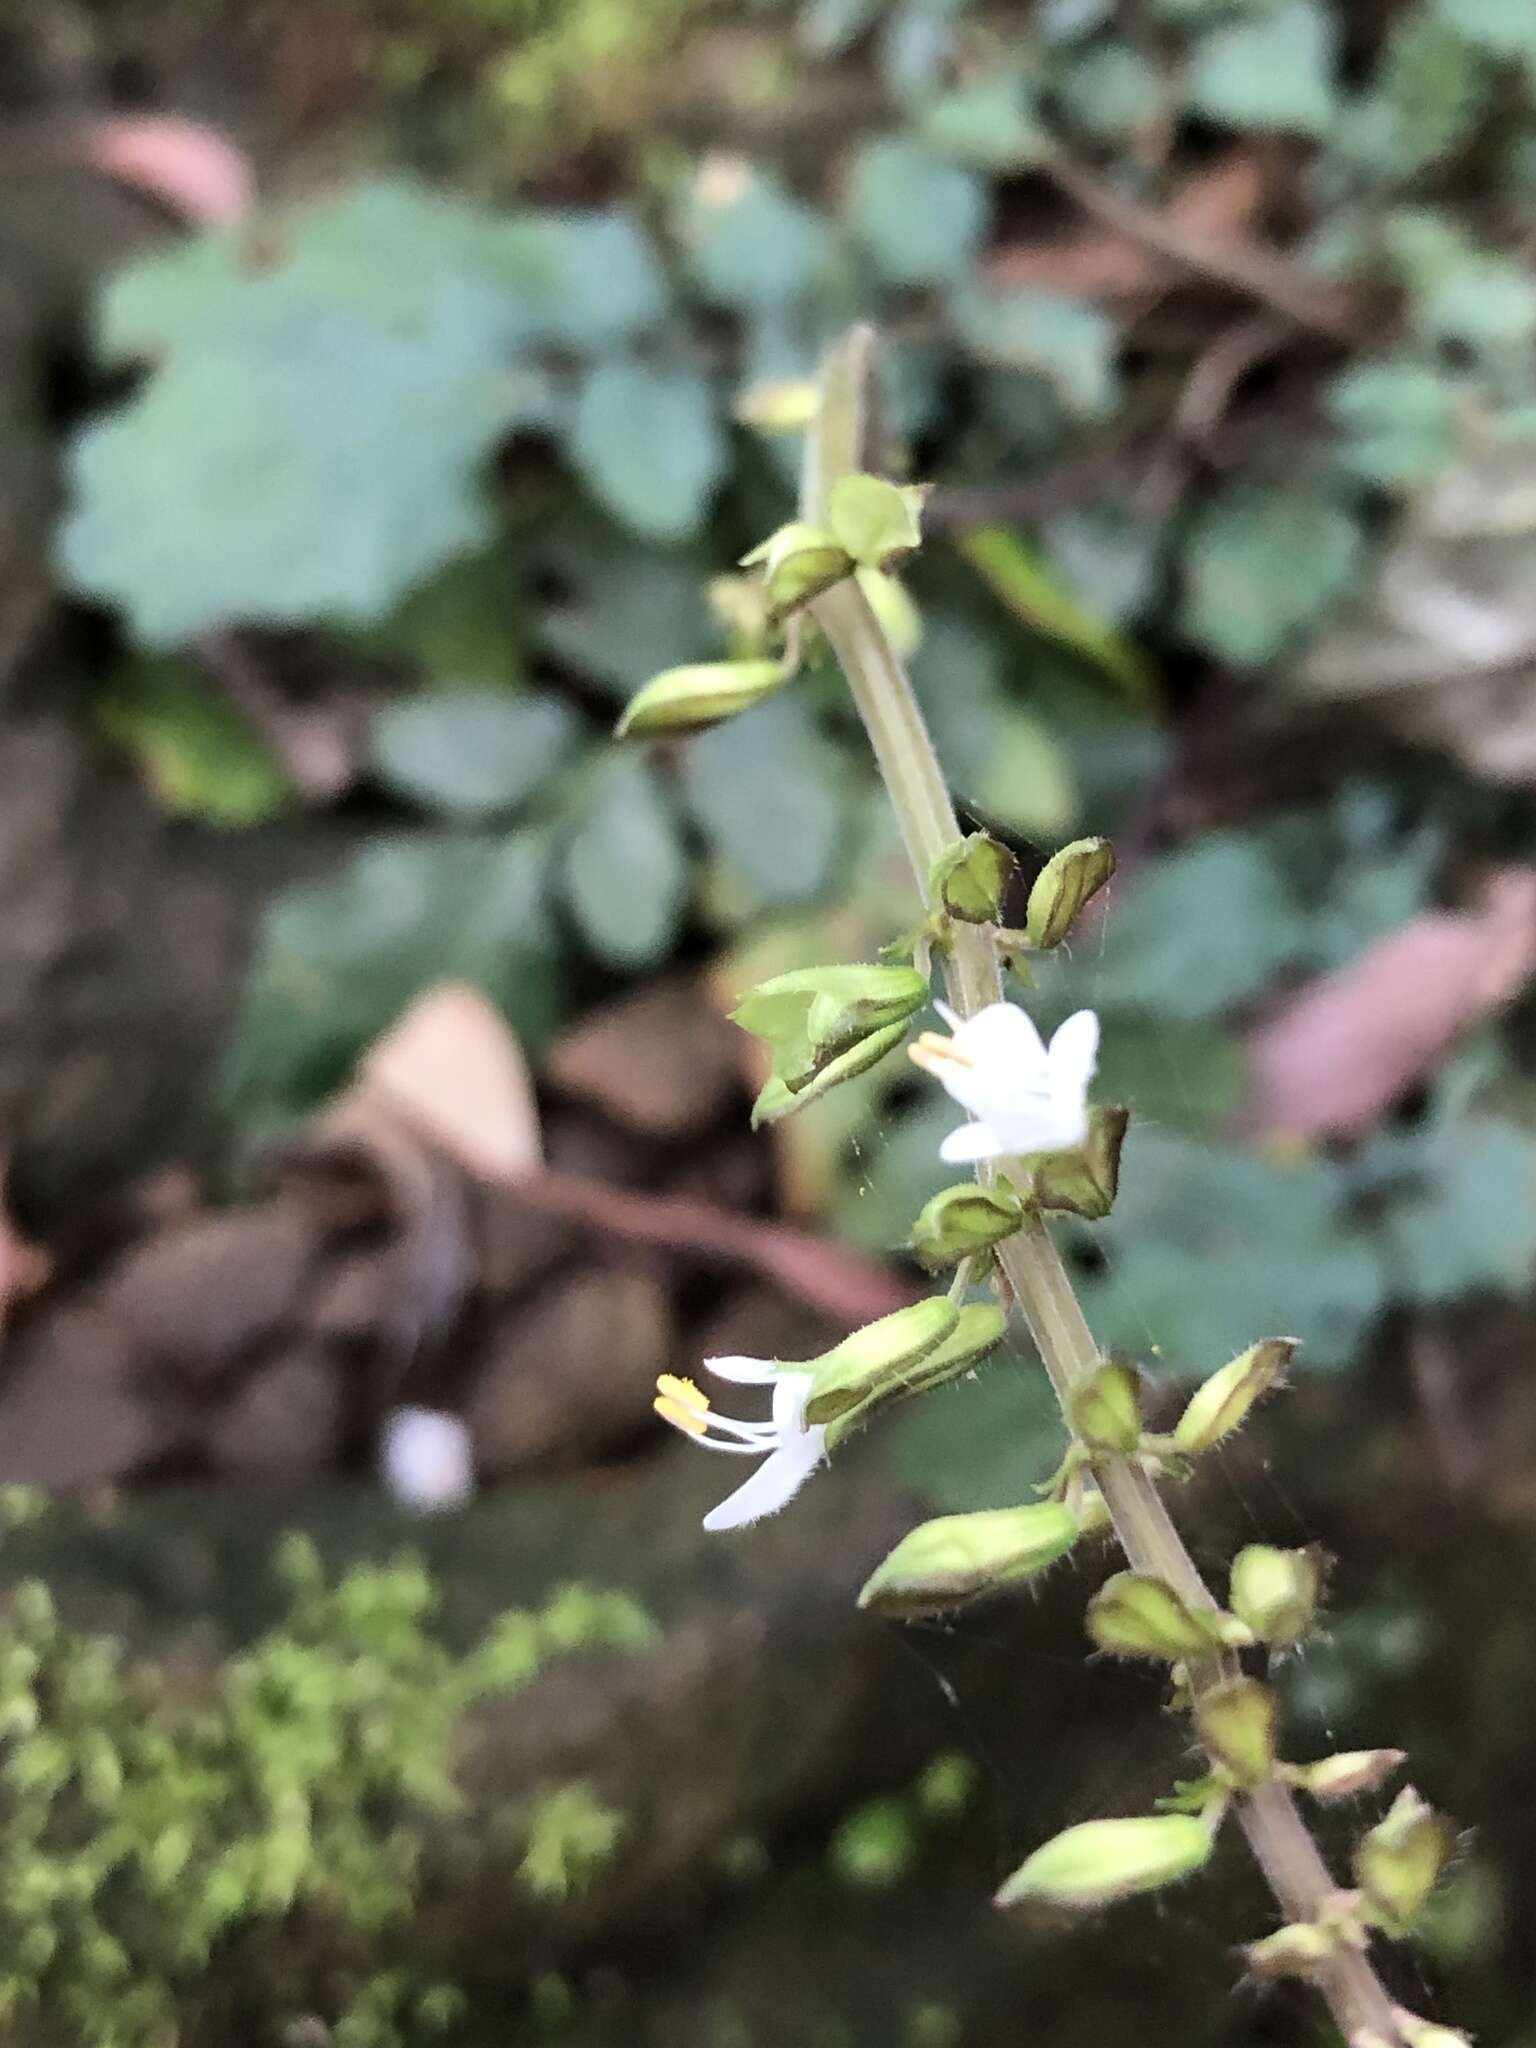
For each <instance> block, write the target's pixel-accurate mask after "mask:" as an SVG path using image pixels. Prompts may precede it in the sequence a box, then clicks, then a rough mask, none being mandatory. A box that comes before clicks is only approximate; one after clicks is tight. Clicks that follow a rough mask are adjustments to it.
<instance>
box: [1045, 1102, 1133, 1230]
mask: <svg viewBox="0 0 1536 2048" xmlns="http://www.w3.org/2000/svg"><path fill="white" fill-rule="evenodd" d="M1129 1122H1130V1112H1129V1111H1128V1110H1124V1109H1121V1108H1119V1107H1118V1106H1117V1105H1116V1104H1114V1103H1096V1104H1095V1105H1094V1107H1093V1108H1092V1109H1090V1110H1089V1112H1088V1136H1087V1137H1086V1138H1085V1139H1084V1141H1083V1143H1082V1144H1081V1145H1079V1146H1078V1147H1077V1148H1076V1149H1075V1150H1074V1151H1071V1152H1036V1153H1032V1154H1031V1155H1030V1157H1029V1158H1027V1159H1026V1160H1025V1161H1024V1167H1025V1172H1026V1175H1027V1179H1026V1182H1025V1187H1026V1192H1027V1195H1028V1199H1029V1201H1030V1202H1031V1203H1032V1204H1033V1205H1034V1207H1035V1208H1037V1209H1055V1210H1059V1211H1061V1212H1062V1213H1064V1214H1066V1215H1070V1216H1082V1217H1085V1218H1086V1219H1087V1220H1088V1221H1089V1222H1090V1223H1102V1222H1103V1220H1104V1218H1105V1217H1106V1216H1107V1215H1108V1214H1109V1212H1110V1210H1111V1209H1113V1207H1114V1206H1115V1197H1116V1195H1118V1194H1119V1192H1120V1153H1121V1149H1122V1147H1123V1146H1124V1144H1125V1133H1126V1127H1127V1125H1128V1124H1129Z"/></svg>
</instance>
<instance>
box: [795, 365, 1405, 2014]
mask: <svg viewBox="0 0 1536 2048" xmlns="http://www.w3.org/2000/svg"><path fill="white" fill-rule="evenodd" d="M872 348H873V336H872V334H871V333H870V331H869V330H868V329H859V330H855V333H854V334H853V335H851V336H850V337H849V338H848V340H847V341H846V342H845V343H843V344H842V346H841V347H840V348H839V349H838V350H836V351H835V352H834V354H833V356H832V357H831V359H830V361H829V363H828V367H827V373H826V376H825V378H824V380H823V397H822V416H821V430H820V431H819V432H817V433H813V434H812V436H811V440H812V443H813V444H816V447H817V451H818V452H817V453H815V454H814V455H813V456H811V457H810V458H809V459H808V461H807V466H806V482H805V487H804V492H803V501H802V516H804V517H807V518H812V519H814V518H815V517H816V516H817V515H818V514H819V513H820V512H821V511H822V508H823V505H824V502H825V494H826V491H827V489H828V488H829V487H830V481H831V479H832V477H834V476H835V475H836V474H838V473H839V472H840V471H842V470H845V469H847V468H850V467H853V466H854V465H855V464H856V463H857V462H858V460H859V459H860V454H861V451H862V449H863V446H864V443H865V435H864V432H863V428H862V420H863V407H864V405H865V402H866V399H865V394H866V392H867V389H868V382H869V370H870V363H871V354H872ZM811 609H812V613H813V616H814V617H815V619H816V621H817V623H818V624H819V625H820V627H821V628H822V631H823V632H824V633H825V634H826V636H827V639H828V641H829V642H830V643H831V646H832V650H833V652H834V653H835V654H836V656H837V659H838V662H839V663H840V665H841V667H842V670H843V673H844V675H845V676H846V678H847V681H848V687H849V689H850V691H851V693H852V695H853V700H854V703H855V704H856V705H857V707H858V710H859V715H860V717H861V718H862V719H863V721H864V726H865V729H866V731H867V732H868V734H869V738H870V743H871V745H872V747H873V748H874V754H875V759H876V761H877V763H878V764H879V768H880V772H881V775H882V776H883V777H884V779H885V784H886V787H887V789H888V791H889V793H890V798H891V803H892V806H893V808H894V809H895V812H896V816H897V819H898V821H899V823H900V826H901V832H902V837H903V839H904V841H905V843H906V848H907V852H908V854H909V856H910V858H911V862H912V867H913V871H914V873H915V874H916V877H917V885H918V890H919V892H920V894H921V895H922V896H923V898H924V900H925V902H926V900H927V896H928V878H929V874H930V871H931V869H932V866H933V862H934V861H935V860H936V859H937V858H938V856H939V855H940V854H941V853H943V852H945V851H946V849H947V848H948V847H950V846H951V845H953V844H954V842H955V841H956V840H957V839H958V838H959V837H960V836H961V835H960V827H959V824H958V822H957V820H956V817H955V812H954V806H953V804H952V803H951V802H950V797H949V790H948V787H947V785H946V784H945V781H944V777H943V773H942V771H941V770H940V767H939V763H938V757H937V756H936V754H935V753H934V749H933V743H932V740H931V739H930V738H929V735H928V730H927V727H926V725H925V723H924V720H923V715H922V711H921V708H920V707H919V705H918V702H917V699H916V697H915V696H914V695H913V691H912V686H911V683H910V681H909V680H908V678H907V675H906V672H905V670H904V669H903V667H902V664H901V661H900V658H899V657H898V655H897V653H896V651H895V649H894V648H893V647H892V646H891V643H890V640H889V638H888V637H887V635H886V633H885V631H884V629H883V627H882V626H881V624H880V622H879V620H878V619H877V618H876V616H875V613H874V611H873V610H872V609H871V607H870V604H869V601H868V599H867V598H866V597H865V595H864V593H863V591H862V590H861V589H860V588H859V586H858V584H857V583H856V582H854V581H852V580H849V581H846V582H843V583H840V584H837V585H835V586H834V587H833V588H832V589H831V590H828V591H826V592H824V593H823V595H822V596H821V597H819V598H818V599H817V600H816V602H815V603H814V605H813V606H812V608H811ZM945 972H946V978H947V981H948V985H949V995H950V1000H951V1001H952V1002H953V1004H954V1006H955V1008H956V1009H957V1010H958V1011H960V1013H961V1014H962V1015H963V1016H970V1015H972V1014H974V1012H975V1011H977V1010H979V1009H982V1008H984V1007H985V1006H986V1004H988V1003H992V1002H996V1001H997V1000H998V999H999V997H1000V996H1001V994H1002V977H1001V974H1000V971H999V968H998V962H997V954H996V951H995V948H994V947H993V944H992V939H991V934H990V932H989V931H988V930H986V929H984V928H978V927H975V926H970V925H960V924H957V925H956V926H955V927H954V934H953V946H952V949H951V951H950V954H949V957H948V960H947V963H946V969H945ZM997 1258H998V1263H999V1264H1000V1266H1001V1268H1002V1270H1003V1273H1004V1275H1005V1276H1006V1278H1007V1280H1008V1283H1009V1285H1010V1286H1011V1288H1012V1289H1013V1292H1014V1294H1015V1295H1016V1296H1017V1298H1018V1302H1019V1306H1020V1308H1021V1309H1022V1311H1023V1314H1024V1318H1025V1321H1026V1322H1027V1323H1028V1325H1029V1329H1030V1334H1031V1335H1032V1336H1033V1338H1034V1341H1035V1343H1036V1345H1037V1347H1038V1349H1039V1352H1040V1356H1041V1359H1042V1360H1043V1361H1044V1364H1045V1369H1046V1372H1047V1373H1048V1374H1049V1376H1050V1380H1051V1384H1052V1386H1053V1387H1054V1388H1055V1391H1056V1395H1057V1398H1058V1399H1059V1400H1060V1401H1061V1402H1062V1404H1063V1407H1065V1404H1066V1401H1067V1399H1068V1397H1069V1396H1070V1394H1071V1393H1072V1391H1073V1389H1074V1388H1076V1387H1078V1386H1079V1385H1081V1384H1082V1382H1083V1381H1084V1380H1085V1379H1086V1378H1087V1377H1088V1376H1089V1375H1090V1374H1091V1373H1092V1372H1093V1371H1094V1370H1095V1369H1096V1367H1097V1366H1098V1364H1099V1358H1100V1354H1099V1347H1098V1345H1097V1344H1096V1343H1095V1341H1094V1338H1093V1333H1092V1332H1091V1330H1090V1329H1089V1327H1088V1323H1087V1319H1086V1318H1085V1317H1084V1315H1083V1311H1082V1308H1081V1306H1080V1304H1079V1302H1078V1299H1077V1295H1076V1293H1075V1291H1074V1289H1073V1286H1072V1282H1071V1280H1070V1278H1069V1277H1068V1274H1067V1271H1066V1268H1065V1267H1064V1266H1063V1264H1062V1262H1061V1257H1060V1254H1059V1253H1058V1252H1057V1250H1056V1246H1055V1243H1054V1242H1053V1240H1052V1238H1051V1235H1050V1232H1049V1231H1048V1230H1047V1229H1046V1227H1045V1224H1044V1223H1043V1222H1042V1221H1041V1219H1040V1217H1039V1216H1038V1215H1033V1216H1031V1217H1030V1219H1029V1220H1028V1222H1027V1223H1026V1224H1025V1225H1024V1227H1023V1229H1021V1230H1020V1231H1018V1232H1017V1233H1016V1234H1015V1235H1014V1236H1012V1237H1010V1238H1006V1239H1005V1240H1004V1241H1003V1242H1002V1244H1000V1245H999V1246H998V1247H997ZM1095 1470H1096V1475H1097V1478H1098V1482H1099V1487H1100V1490H1101V1492H1102V1493H1103V1495H1104V1499H1105V1502H1106V1504H1107V1505H1108V1508H1109V1511H1110V1515H1111V1517H1112V1519H1113V1522H1114V1528H1115V1534H1116V1536H1117V1537H1118V1539H1119V1542H1120V1546H1121V1548H1122V1550H1123V1551H1124V1552H1125V1555H1126V1558H1127V1560H1128V1562H1129V1563H1130V1565H1131V1567H1132V1568H1133V1570H1136V1571H1139V1572H1147V1573H1153V1574H1155V1575H1156V1576H1157V1577H1158V1578H1161V1579H1164V1580H1166V1581H1167V1582H1168V1584H1170V1585H1171V1586H1172V1587H1173V1588H1174V1589H1175V1591H1176V1592H1177V1593H1178V1594H1179V1595H1180V1597H1181V1598H1182V1599H1183V1600H1184V1601H1186V1602H1187V1603H1188V1604H1189V1605H1191V1606H1196V1607H1203V1608H1215V1607H1216V1606H1217V1604H1218V1603H1217V1601H1216V1600H1215V1598H1214V1596H1213V1595H1212V1593H1211V1591H1210V1589H1209V1587H1208V1586H1207V1585H1206V1583H1205V1581H1204V1580H1203V1579H1202V1578H1201V1576H1200V1573H1199V1571H1198V1570H1197V1569H1196V1567H1195V1563H1194V1560H1193V1559H1192V1558H1191V1557H1190V1555H1189V1552H1188V1551H1187V1550H1186V1549H1185V1547H1184V1542H1183V1539H1182V1537H1181V1536H1180V1535H1179V1532H1178V1530H1177V1528H1176V1527H1175V1525H1174V1522H1173V1518H1172V1517H1171V1515H1170V1514H1169V1512H1168V1509H1167V1507H1166V1505H1165V1503H1164V1501H1163V1498H1162V1495H1161V1494H1160V1493H1159V1492H1158V1490H1157V1486H1156V1484H1155V1482H1154V1481H1153V1479H1152V1477H1151V1475H1150V1474H1149V1473H1148V1472H1147V1471H1146V1470H1145V1468H1144V1467H1143V1466H1142V1465H1140V1464H1139V1463H1137V1462H1134V1461H1133V1460H1130V1459H1126V1458H1110V1459H1104V1460H1099V1461H1096V1466H1095ZM1234 1668H1235V1667H1234V1665H1233V1661H1232V1660H1231V1659H1230V1658H1225V1659H1212V1660H1211V1662H1210V1663H1209V1664H1208V1665H1206V1666H1204V1667H1202V1668H1198V1669H1195V1670H1194V1671H1192V1672H1191V1684H1192V1687H1193V1689H1194V1690H1195V1692H1196V1693H1197V1694H1198V1693H1199V1691H1200V1690H1201V1689H1202V1688H1203V1687H1208V1686H1210V1685H1212V1684H1214V1683H1217V1682H1219V1681H1220V1679H1221V1678H1222V1677H1223V1676H1225V1675H1229V1674H1230V1672H1231V1671H1232V1670H1233V1669H1234ZM1238 1816H1239V1819H1240V1821H1241V1824H1242V1828H1243V1832H1244V1834H1245V1835H1246V1836H1247V1838H1248V1842H1249V1845H1250V1847H1251V1848H1252V1850H1253V1853H1254V1856H1255V1857H1256V1859H1257V1861H1258V1863H1259V1865H1260V1867H1261V1868H1262V1870H1263V1872H1264V1875H1265V1877H1266V1878H1267V1880H1268V1882H1269V1885H1270V1888H1271V1890H1272V1891H1273V1892H1274V1895H1275V1898H1276V1899H1277V1901H1278V1902H1279V1905H1280V1907H1281V1909H1282V1911H1283V1913H1284V1915H1285V1917H1286V1919H1287V1920H1289V1921H1315V1920H1317V1919H1319V1918H1320V1917H1321V1916H1322V1915H1323V1914H1324V1913H1325V1912H1326V1909H1327V1907H1328V1904H1329V1902H1330V1900H1331V1899H1332V1897H1333V1896H1334V1894H1335V1892H1336V1891H1337V1886H1336V1885H1335V1883H1334V1880H1333V1878H1332V1876H1331V1875H1330V1873H1329V1870H1328V1867H1327V1865H1326V1864H1325V1863H1324V1861H1323V1858H1322V1856H1321V1854H1320V1852H1319V1850H1318V1848H1317V1845H1316V1843H1315V1842H1314V1841H1313V1839H1312V1836H1311V1833H1310V1832H1309V1830H1308V1828H1307V1826H1306V1824H1305V1822H1304V1821H1303V1820H1302V1817H1301V1815H1300V1813H1299V1812H1298V1810H1297V1807H1296V1803H1295V1800H1294V1799H1293V1798H1292V1796H1291V1793H1290V1790H1289V1788H1288V1787H1287V1786H1285V1785H1284V1784H1282V1783H1281V1782H1280V1781H1279V1780H1278V1779H1272V1780H1270V1781H1269V1782H1268V1783H1266V1784H1264V1785H1261V1786H1260V1787H1258V1788H1257V1789H1256V1790H1255V1791H1253V1792H1251V1793H1249V1794H1247V1795H1246V1796H1245V1797H1243V1798H1242V1799H1240V1800H1239V1802H1238ZM1315 1982H1316V1984H1317V1988H1318V1990H1319V1991H1320V1992H1321V1994H1322V1996H1323V1997H1324V1998H1325V1999H1326V2001H1327V2003H1328V2006H1329V2008H1330V2010H1331V2011H1332V2013H1333V2016H1334V2018H1335V2019H1336V2021H1337V2022H1338V2025H1339V2028H1340V2030H1341V2031H1342V2033H1343V2035H1344V2037H1345V2040H1346V2041H1347V2042H1349V2043H1350V2044H1351V2048H1397V2044H1400V2043H1401V2042H1402V2040H1403V2035H1402V2030H1401V2028H1400V2026H1399V2024H1398V2021H1397V2018H1396V2015H1395V2012H1394V2008H1393V2003H1392V2000H1391V1998H1390V1997H1389V1996H1388V1994H1387V1992H1386V1990H1385V1988H1384V1986H1383V1985H1382V1983H1381V1981H1380V1979H1379V1978H1378V1977H1377V1975H1376V1972H1375V1970H1374V1969H1373V1967H1372V1965H1371V1963H1370V1961H1369V1959H1368V1958H1367V1957H1366V1956H1365V1955H1363V1954H1361V1953H1359V1952H1358V1951H1356V1950H1353V1949H1346V1950H1344V1951H1342V1952H1341V1953H1339V1954H1338V1955H1336V1956H1334V1957H1333V1958H1331V1959H1330V1960H1329V1961H1328V1962H1327V1963H1325V1964H1323V1965H1320V1966H1319V1967H1318V1969H1317V1971H1316V1974H1315Z"/></svg>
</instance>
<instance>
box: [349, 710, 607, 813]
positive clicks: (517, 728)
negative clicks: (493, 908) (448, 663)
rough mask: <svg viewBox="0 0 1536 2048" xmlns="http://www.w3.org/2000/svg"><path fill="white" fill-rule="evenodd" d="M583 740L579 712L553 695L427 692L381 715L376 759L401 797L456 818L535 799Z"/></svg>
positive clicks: (374, 735)
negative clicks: (577, 741) (579, 738)
mask: <svg viewBox="0 0 1536 2048" xmlns="http://www.w3.org/2000/svg"><path fill="white" fill-rule="evenodd" d="M576 738H577V721H576V716H575V713H574V712H573V711H572V710H571V708H570V706H569V705H568V704H566V703H565V702H564V701H563V700H562V699H561V698H559V697H556V696H553V695H551V694H549V693H547V692H546V693H541V694H540V695H538V696H531V697H521V696H516V697H515V696H510V695H508V694H506V693H505V692H502V691H493V690H481V689H451V690H428V691H425V692H423V693H422V694H421V695H419V696H416V697H412V698H409V699H407V700H406V701H405V702H404V703H400V704H395V705H392V706H391V707H390V708H389V710H387V711H384V712H381V713H380V714H379V716H378V717H377V718H375V719H374V721H373V727H372V731H371V733H370V735H369V760H370V764H371V766H372V768H373V771H374V773H375V774H376V775H377V776H379V778H380V779H381V780H382V781H383V782H384V783H385V784H386V785H387V786H388V787H389V788H390V789H392V790H394V791H395V792H396V794H398V795H400V796H405V797H409V798H410V799H411V800H412V801H413V802H415V803H419V804H423V805H425V806H426V807H427V808H428V809H429V810H439V811H442V812H444V813H446V814H447V815H448V816H449V817H461V818H484V817H490V816H493V815H494V814H495V813H496V812H498V811H508V810H511V809H512V808H513V807H514V806H515V805H517V804H520V803H521V802H522V801H523V800H524V798H525V797H529V796H531V795H532V794H533V792H534V791H535V790H536V789H537V788H538V786H539V784H540V783H541V782H542V781H543V780H544V778H545V777H546V776H547V775H549V774H550V773H551V771H552V770H553V769H554V768H556V767H557V766H558V765H559V763H560V762H561V761H562V760H564V759H565V757H566V756H567V755H568V754H569V753H570V750H571V748H572V747H573V746H574V745H575V743H576Z"/></svg>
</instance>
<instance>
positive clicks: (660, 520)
mask: <svg viewBox="0 0 1536 2048" xmlns="http://www.w3.org/2000/svg"><path fill="white" fill-rule="evenodd" d="M570 445H571V454H572V457H573V459H574V461H575V463H576V466H577V468H578V469H579V470H580V472H581V475H582V480H583V481H584V482H585V483H586V485H587V487H588V489H589V490H590V491H591V492H592V494H593V496H594V497H595V498H596V499H597V501H598V503H599V504H601V505H603V506H604V507H606V509H607V510H608V511H610V512H611V513H613V515H614V517H615V518H616V519H620V520H622V521H623V523H624V524H625V525H626V526H628V527H630V528H631V529H632V530H633V531H634V532H636V533H639V534H644V535H645V536H647V537H648V538H649V539H652V540H684V539H686V538H687V537H688V535H690V534H692V533H695V532H697V530H698V528H699V526H700V525H701V524H702V522H703V519H704V514H705V512H706V510H707V509H708V505H709V497H710V493H711V491H712V490H713V489H714V486H715V484H716V482H717V481H718V479H719V476H720V472H721V470H722V469H723V468H724V466H725V442H724V438H723V436H722V434H721V431H720V423H719V416H718V411H717V408H716V404H715V397H714V393H713V391H712V390H711V389H710V386H709V384H708V383H707V382H706V380H705V379H704V378H703V377H701V376H699V375H698V374H697V372H695V371H693V370H686V369H652V368H650V367H648V366H647V365H646V364H644V363H636V362H617V363H604V364H602V365H601V366H600V367H599V368H598V369H597V370H595V371H594V372H593V373H592V375H591V376H590V377H589V378H588V379H587V382H586V383H585V385H584V386H583V387H582V391H581V396H580V397H579V398H578V400H577V402H576V417H575V422H574V425H573V429H572V434H571V444H570Z"/></svg>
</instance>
